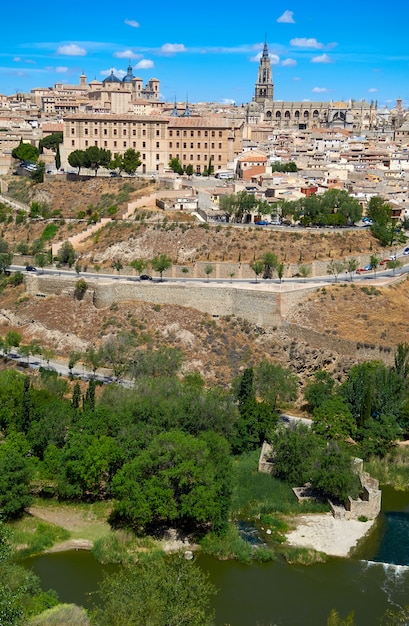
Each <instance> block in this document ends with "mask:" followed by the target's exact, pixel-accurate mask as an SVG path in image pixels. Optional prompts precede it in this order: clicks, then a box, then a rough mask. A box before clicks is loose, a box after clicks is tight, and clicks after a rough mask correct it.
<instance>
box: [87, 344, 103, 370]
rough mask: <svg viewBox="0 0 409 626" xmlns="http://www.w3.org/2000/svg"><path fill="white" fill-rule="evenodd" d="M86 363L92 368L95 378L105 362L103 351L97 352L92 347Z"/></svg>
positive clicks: (88, 352) (89, 349) (88, 351)
mask: <svg viewBox="0 0 409 626" xmlns="http://www.w3.org/2000/svg"><path fill="white" fill-rule="evenodd" d="M85 361H86V363H87V364H88V365H89V366H90V367H91V369H92V372H93V374H94V376H95V373H96V371H97V369H99V368H100V367H101V365H102V362H103V355H102V352H101V350H96V348H95V347H94V346H90V347H89V348H88V350H87V352H86V353H85Z"/></svg>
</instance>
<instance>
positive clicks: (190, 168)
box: [186, 163, 194, 176]
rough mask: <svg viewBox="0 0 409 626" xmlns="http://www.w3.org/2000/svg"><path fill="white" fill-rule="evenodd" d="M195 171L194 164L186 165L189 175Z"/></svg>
mask: <svg viewBox="0 0 409 626" xmlns="http://www.w3.org/2000/svg"><path fill="white" fill-rule="evenodd" d="M193 172H194V169H193V165H192V164H191V163H189V165H188V166H187V167H186V174H187V175H188V176H193Z"/></svg>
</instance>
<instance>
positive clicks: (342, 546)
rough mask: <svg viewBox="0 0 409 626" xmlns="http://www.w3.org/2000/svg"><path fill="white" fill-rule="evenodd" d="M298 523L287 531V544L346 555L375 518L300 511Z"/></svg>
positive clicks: (335, 554) (372, 523)
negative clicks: (338, 517)
mask: <svg viewBox="0 0 409 626" xmlns="http://www.w3.org/2000/svg"><path fill="white" fill-rule="evenodd" d="M295 521H296V524H297V527H296V529H295V530H291V531H290V532H288V533H287V534H286V541H287V543H288V544H289V545H290V546H297V547H303V548H313V549H314V550H317V552H324V553H325V554H327V555H328V556H339V557H345V558H346V557H348V556H349V555H350V553H351V551H352V550H353V549H354V548H355V547H356V546H357V545H358V543H359V541H360V540H361V539H363V537H365V535H366V534H367V533H368V532H369V531H370V530H371V528H372V527H373V525H374V524H375V522H376V519H375V520H368V521H366V522H359V521H357V520H340V519H335V518H334V517H333V516H332V514H331V513H323V514H322V513H320V514H311V515H300V516H298V517H297V518H295Z"/></svg>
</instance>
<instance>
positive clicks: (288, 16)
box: [277, 11, 295, 24]
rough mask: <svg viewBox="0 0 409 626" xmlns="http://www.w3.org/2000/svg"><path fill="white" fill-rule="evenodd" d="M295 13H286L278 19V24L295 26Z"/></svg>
mask: <svg viewBox="0 0 409 626" xmlns="http://www.w3.org/2000/svg"><path fill="white" fill-rule="evenodd" d="M293 16H294V11H284V13H283V14H282V15H281V16H280V17H278V18H277V22H279V23H280V24H295V21H294V17H293Z"/></svg>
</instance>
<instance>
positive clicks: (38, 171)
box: [30, 161, 45, 183]
mask: <svg viewBox="0 0 409 626" xmlns="http://www.w3.org/2000/svg"><path fill="white" fill-rule="evenodd" d="M44 174H45V164H44V163H43V161H39V162H38V163H37V167H36V168H35V170H33V171H32V172H31V175H30V178H31V180H32V181H33V182H35V183H43V182H44Z"/></svg>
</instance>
